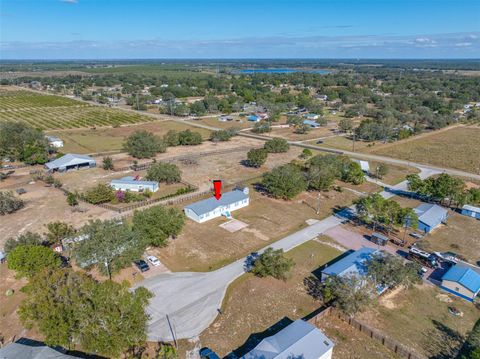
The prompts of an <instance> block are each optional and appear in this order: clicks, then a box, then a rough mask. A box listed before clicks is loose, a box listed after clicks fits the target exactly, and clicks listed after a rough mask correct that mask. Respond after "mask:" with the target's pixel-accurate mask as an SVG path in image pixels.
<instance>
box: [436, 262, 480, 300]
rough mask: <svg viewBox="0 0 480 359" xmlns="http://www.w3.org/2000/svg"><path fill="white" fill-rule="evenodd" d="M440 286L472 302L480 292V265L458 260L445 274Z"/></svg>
mask: <svg viewBox="0 0 480 359" xmlns="http://www.w3.org/2000/svg"><path fill="white" fill-rule="evenodd" d="M440 288H442V289H443V290H445V291H447V292H449V293H452V294H454V295H456V296H457V297H460V298H463V299H465V300H468V301H470V302H472V301H473V300H474V299H475V297H476V296H477V295H478V294H479V293H480V267H476V266H474V265H471V264H469V263H466V262H458V263H457V264H455V265H453V266H452V267H451V268H450V269H449V270H448V271H447V272H446V273H445V274H444V275H443V277H442V284H441V285H440Z"/></svg>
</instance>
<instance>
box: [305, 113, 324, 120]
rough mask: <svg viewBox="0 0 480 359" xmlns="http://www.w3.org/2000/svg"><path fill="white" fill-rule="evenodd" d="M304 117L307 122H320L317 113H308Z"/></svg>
mask: <svg viewBox="0 0 480 359" xmlns="http://www.w3.org/2000/svg"><path fill="white" fill-rule="evenodd" d="M303 117H305V118H306V119H307V120H318V119H319V118H320V116H319V115H317V114H315V113H307V114H305V115H303Z"/></svg>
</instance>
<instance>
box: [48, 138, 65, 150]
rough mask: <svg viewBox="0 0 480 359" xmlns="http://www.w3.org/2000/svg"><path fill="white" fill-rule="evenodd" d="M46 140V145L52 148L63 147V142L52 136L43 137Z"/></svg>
mask: <svg viewBox="0 0 480 359" xmlns="http://www.w3.org/2000/svg"><path fill="white" fill-rule="evenodd" d="M45 137H46V138H47V141H48V144H49V145H50V146H52V147H55V148H61V147H63V141H62V139H60V138H58V137H54V136H45Z"/></svg>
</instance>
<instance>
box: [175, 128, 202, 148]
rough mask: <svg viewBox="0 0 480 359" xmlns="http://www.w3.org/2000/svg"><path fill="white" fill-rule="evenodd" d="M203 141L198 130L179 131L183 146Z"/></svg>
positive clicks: (179, 138) (179, 140)
mask: <svg viewBox="0 0 480 359" xmlns="http://www.w3.org/2000/svg"><path fill="white" fill-rule="evenodd" d="M202 142H203V139H202V135H201V134H199V133H198V132H192V131H190V130H185V131H181V132H179V133H178V143H179V145H182V146H194V145H200V144H201V143H202Z"/></svg>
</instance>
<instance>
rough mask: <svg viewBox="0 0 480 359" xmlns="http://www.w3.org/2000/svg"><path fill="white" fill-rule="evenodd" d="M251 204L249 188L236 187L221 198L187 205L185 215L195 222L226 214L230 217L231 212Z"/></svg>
mask: <svg viewBox="0 0 480 359" xmlns="http://www.w3.org/2000/svg"><path fill="white" fill-rule="evenodd" d="M249 204H250V197H249V195H248V188H247V187H246V188H244V189H243V190H242V189H234V190H233V191H230V192H226V193H224V194H222V197H220V199H218V200H217V199H216V198H215V197H211V198H208V199H204V200H203V201H198V202H195V203H192V204H189V205H188V206H185V208H184V211H185V215H186V216H187V217H188V218H190V219H193V220H194V221H195V222H198V223H203V222H206V221H208V220H210V219H213V218H217V217H220V216H225V217H227V218H230V217H231V215H230V212H233V211H235V210H237V209H240V208H243V207H246V206H248V205H249Z"/></svg>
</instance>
